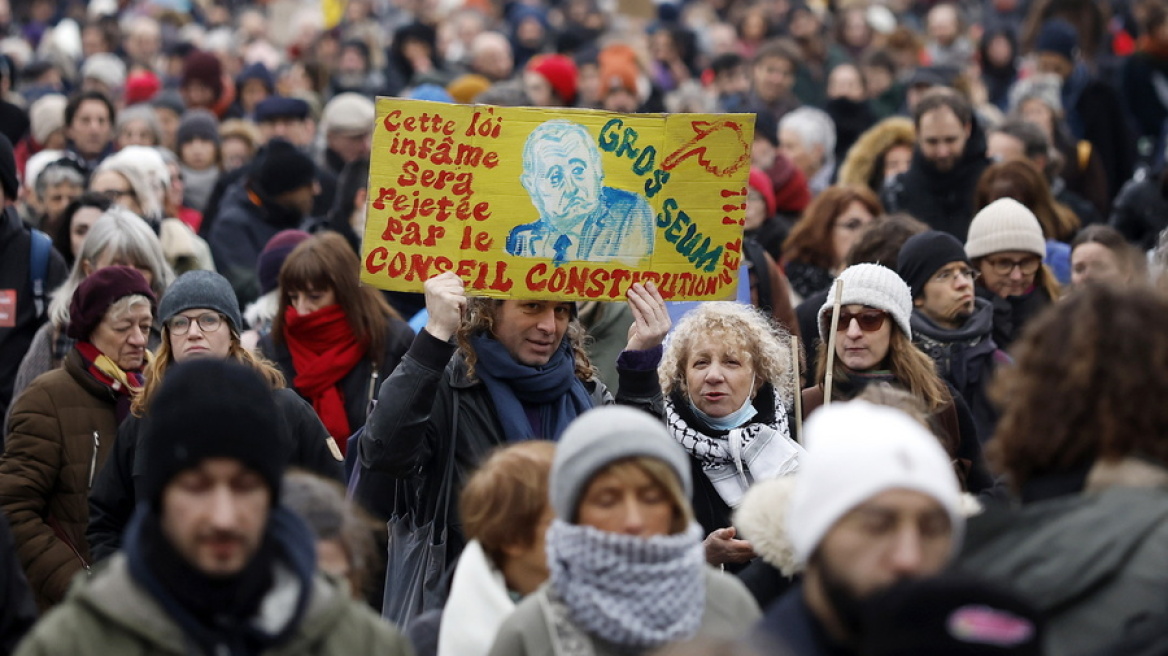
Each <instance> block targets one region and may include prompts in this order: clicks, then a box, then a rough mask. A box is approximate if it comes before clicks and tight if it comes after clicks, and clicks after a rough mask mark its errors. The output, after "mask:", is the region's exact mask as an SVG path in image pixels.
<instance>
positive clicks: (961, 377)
mask: <svg viewBox="0 0 1168 656" xmlns="http://www.w3.org/2000/svg"><path fill="white" fill-rule="evenodd" d="M974 300H975V303H976V310H975V311H974V314H973V315H972V316H971V317H969V319H967V320H966V321H965V325H963V326H962V327H961V328H958V329H956V330H949V329H946V328H942V327H940V326H938V325H937V324H936V323H934V322H933V321H932V320H931V319H929V318H928V317H926V316H925V315H924V314H922V313H921V312H920V311H919V310H913V313H912V317H911V322H912V331H913V342H914V343H915V344H916V345H917V347H918V348H920V349H921V350H922V351H924V352H925V353H926V354H927V355H928V356H929V357H930V358H932V359H933V362H936V363H937V373H938V374H940V375H941V377H942V378H944V379H945V380H946V381H947V382H948V383H949V384H950V385H952V386H953V388H954V389H956V390H957V392H958V393H959V394H960V395H961V397H962V398H963V399H965V403H966V404H968V405H969V411H970V413H971V414H972V415H973V423H974V425H975V426H977V435H978V437H979V438H980V439H981V441H982V442H983V443H984V442H986V441H987V440H989V439H990V438H991V437H993V435H994V429H995V427H996V426H997V424H998V411H997V410H996V409H995V408H994V406H993V404H992V403H990V400H989V394H988V392H987V391H986V390H987V387H988V385H989V382H990V379H991V378H992V376H993V373H994V369H995V368H996V366H997V365H998V364H1004V363H1007V362H1009V360H1010V358H1009V356H1007V355H1006V354H1005V353H1004V352H1002V351H1001V350H1000V349H999V348H998V345H997V344H996V343H995V342H994V339H993V335H992V333H993V329H994V309H993V304H992V303H991V302H990V301H988V300H986V299H984V298H976V299H974Z"/></svg>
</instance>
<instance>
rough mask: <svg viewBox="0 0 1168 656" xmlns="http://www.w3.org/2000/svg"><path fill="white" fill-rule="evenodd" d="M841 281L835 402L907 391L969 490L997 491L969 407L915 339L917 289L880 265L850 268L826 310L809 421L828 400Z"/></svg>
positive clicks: (807, 407)
mask: <svg viewBox="0 0 1168 656" xmlns="http://www.w3.org/2000/svg"><path fill="white" fill-rule="evenodd" d="M840 284H842V285H843V295H842V297H841V299H840V306H839V312H840V316H839V320H838V322H837V324H836V336H835V354H834V357H833V358H832V362H831V366H832V387H831V400H832V401H847V400H851V399H853V398H855V397H856V396H858V395H859V394H860V393H861V392H863V391H864V388H866V387H867V386H869V385H873V384H875V385H889V386H891V387H894V388H899V389H903V390H906V391H908V392H909V393H911V394H912V395H913V396H914V397H915V398H917V399H918V400H919V401H920V402H921V403H922V405H923V406H924V409H925V412H926V417H927V420H928V423H929V425H930V428H931V429H932V430H933V432H934V433H935V434H937V436H938V438H939V439H940V440H941V443H942V444H943V445H944V446H945V448H946V449H947V451H948V452H949V455H950V457H951V458H953V459H954V460H955V461H956V462H955V464H956V465H959V467H958V470H959V472H960V473H962V474H963V475H964V476H963V483H964V486H965V488H966V490H967V491H969V492H972V493H974V494H977V493H979V492H982V491H984V490H989V489H990V488H992V487H993V486H994V481H993V478H992V477H991V476H990V474H989V471H988V470H987V469H986V467H985V462H984V458H983V456H982V450H981V442H980V441H979V440H978V435H977V428H976V426H975V424H974V422H973V416H972V414H971V413H970V412H969V406H967V405H966V404H965V401H964V400H962V398H961V396H960V395H959V394H958V393H957V392H956V390H954V389H953V387H952V386H950V385H949V384H948V383H946V382H945V380H944V379H942V378H941V376H940V375H938V374H937V369H936V365H935V364H934V363H933V360H932V359H931V358H929V356H927V355H925V354H924V353H923V352H922V351H921V350H919V349H918V348H917V347H916V346H915V345H914V344H913V342H912V336H913V332H912V327H911V318H910V317H911V316H912V308H913V301H912V292H911V291H910V290H909V287H908V285H907V284H905V282H904V280H902V279H901V277H900V276H898V275H897V274H896V273H895V272H894V271H892V270H891V269H888V268H886V267H883V266H880V265H879V264H856V265H853V266H850V267H848V268H847V269H844V271H843V272H842V273H840V275H839V277H838V278H836V282H834V283H832V286H831V290H830V291H829V292H828V295H827V301H826V302H825V303H824V304H823V307H821V308H819V337H820V344H819V348H818V350H817V353H816V360H817V362H816V372H815V379H816V380H818V381H819V383H818V384H817V385H815V386H814V387H809V388H807V389H804V390H803V399H802V400H803V415H804V418H806V417H807V416H808V415H810V414H811V413H812V412H814V411H815V410H816V409H818V408H819V407H820V406H822V405H823V403H824V382H825V379H826V377H827V367H828V343H829V341H830V340H829V339H828V338H829V336H830V335H829V331H830V330H831V326H832V314H833V303H834V299H835V294H836V288H837V286H839V285H840ZM857 430H862V427H857Z"/></svg>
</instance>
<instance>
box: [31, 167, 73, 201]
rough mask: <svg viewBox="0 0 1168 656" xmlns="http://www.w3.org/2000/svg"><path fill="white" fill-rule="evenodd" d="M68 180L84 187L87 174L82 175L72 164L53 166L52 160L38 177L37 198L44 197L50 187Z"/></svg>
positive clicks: (35, 189)
mask: <svg viewBox="0 0 1168 656" xmlns="http://www.w3.org/2000/svg"><path fill="white" fill-rule="evenodd" d="M66 182H68V183H71V184H75V185H77V186H78V187H83V188H84V187H85V176H84V175H81V172H80V171H78V170H77V169H75V168H73V167H71V166H52V163H51V162H50V163H49V165H48V166H45V167H44V168H43V169H41V173H40V175H38V176H37V178H36V187H35V188H34V189H33V190H34V191H35V192H36V195H37V198H41V199H43V198H44V196H45V191H47V190H48V189H49V187H55V186H57V185H59V184H63V183H66Z"/></svg>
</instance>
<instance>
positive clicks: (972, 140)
mask: <svg viewBox="0 0 1168 656" xmlns="http://www.w3.org/2000/svg"><path fill="white" fill-rule="evenodd" d="M985 149H986V141H985V135H984V134H983V133H982V131H981V128H980V127H979V126H978V125H977V121H976V120H975V121H974V123H973V129H972V132H971V133H970V135H969V139H967V140H966V142H965V150H964V151H963V152H962V155H961V159H960V160H958V161H957V164H955V165H954V166H953V168H952V169H951V170H949V171H944V172H942V171H938V170H937V168H936V167H935V166H933V164H932V162H930V161H928V160H926V159H925V156H924V155H923V154H922V153H921V150H920V148H916V149H914V150H913V161H912V166H911V167H910V168H909V170H907V171H905V172H904V173H901V174H900V175H898V176H896V178H895V179H894V180H893V181H892V182H891V183H889V185H888V187H887V188H886V189H885V190H884V196H883V201H884V210H885V211H886V212H888V213H890V214H891V213H893V212H907V213H908V214H910V215H912V216H913V217H914V218H917V219H920V220H921V221H924V222H925V223H927V224H929V227H930V228H932V229H934V230H942V231H944V232H948V233H949V234H951V235H953V236H954V237H957V239H959V240H961V242H962V243H964V242H965V237H966V233H968V232H969V223H970V221H972V220H973V214H974V212H973V194H974V191H976V189H977V181H978V179H979V178H980V177H981V174H982V172H983V171H985V169H986V167H987V166H989V165H990V161H989V160H988V159H987V158H986V156H985Z"/></svg>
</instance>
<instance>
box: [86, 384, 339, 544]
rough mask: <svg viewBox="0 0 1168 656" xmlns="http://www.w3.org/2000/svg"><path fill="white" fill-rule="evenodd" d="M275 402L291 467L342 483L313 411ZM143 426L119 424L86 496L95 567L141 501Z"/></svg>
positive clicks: (296, 400) (284, 398)
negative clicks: (112, 446)
mask: <svg viewBox="0 0 1168 656" xmlns="http://www.w3.org/2000/svg"><path fill="white" fill-rule="evenodd" d="M273 397H274V399H275V401H276V407H277V408H279V410H280V421H281V424H282V427H283V429H284V435H285V436H286V437H285V439H284V440H283V442H284V443H286V444H288V445H291V446H292V447H293V451H292V455H291V459H290V461H289V464H290V465H292V466H294V467H302V468H304V469H307V470H308V471H311V472H313V473H315V474H319V475H321V476H324V477H326V478H331V479H334V480H337V481H343V480H344V468H343V467H342V465H341V461H340V460H337V458H336V457H335V456H334V455H333V453H332V451H331V449H330V448H329V446H328V442H327V440H328V437H329V435H328V431H326V430H325V428H324V424H321V423H320V419H319V418H318V417H317V416H316V413H315V412H314V411H313V410H312V406H310V405H308V403H306V402H305V401H304V399H302V398H300V396H299V395H297V394H296V393H295V392H293V391H292V390H290V389H287V388H284V389H278V390H275V391H274V392H273ZM143 425H144V424H143V421H142V420H141V419H138V418H137V417H135V416H133V415H130V416H129V417H127V418H126V420H125V421H123V422H122V425H121V426H120V427H119V428H118V439H117V440H116V441H115V442H114V450H113V453H111V454H110V457H109V458H108V459H107V460H106V463H105V466H104V467H103V468H102V469H101V471H100V472H98V475H97V476H96V477H95V478H94V481H93V488H92V489H91V490H90V492H89V529H88V530H87V531H86V534H85V536H86V538H87V539H88V541H89V549H90V555H91V556H92V558H93V560H94V561H97V560H102V559H104V558H105V557H106V556H109V555H111V554H113V553H114V552H115V551H117V550H118V549H120V548H121V546H122V532H123V530H124V529H125V528H126V525H127V524H129V523H130V517H131V516H132V515H133V514H134V506H135V505H136V504H137V503H138V502H139V501H142V500H143V499H142V498H141V495H140V493H139V491H140V489H141V487H140V485H139V484H138V483H139V481H141V479H142V477H143V476H145V475H146V470H147V468H149V467H150V463H148V462H146V461H145V460H143V459H142V458H140V457H139V453H140V451H139V450H138V443H139V440H141V439H142V438H143V435H144V431H143V430H142V428H143ZM147 501H148V499H147Z"/></svg>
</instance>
